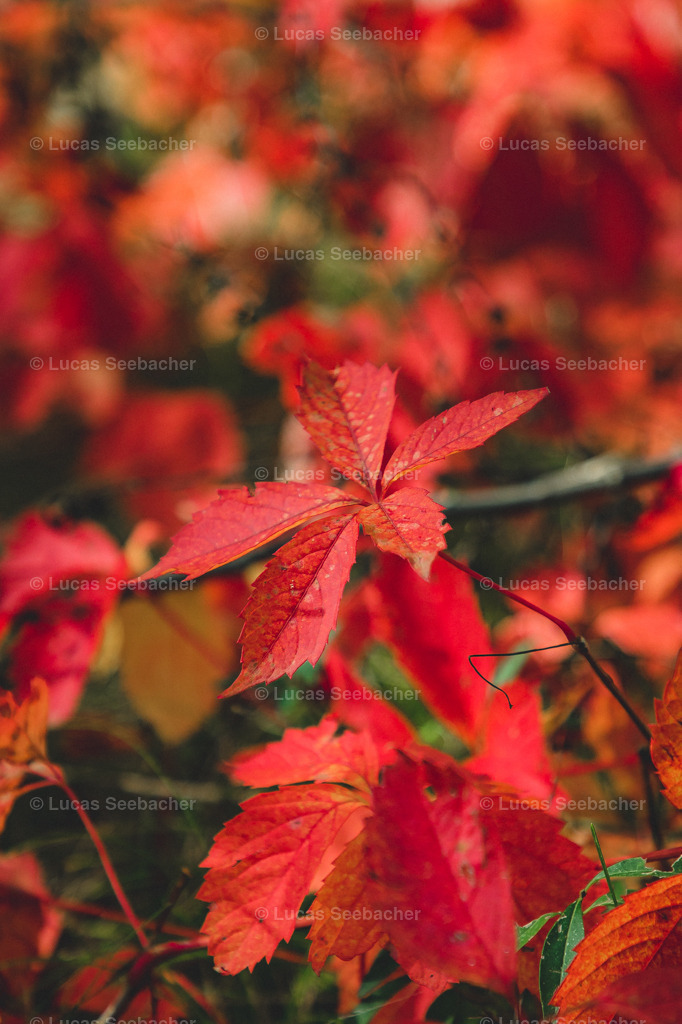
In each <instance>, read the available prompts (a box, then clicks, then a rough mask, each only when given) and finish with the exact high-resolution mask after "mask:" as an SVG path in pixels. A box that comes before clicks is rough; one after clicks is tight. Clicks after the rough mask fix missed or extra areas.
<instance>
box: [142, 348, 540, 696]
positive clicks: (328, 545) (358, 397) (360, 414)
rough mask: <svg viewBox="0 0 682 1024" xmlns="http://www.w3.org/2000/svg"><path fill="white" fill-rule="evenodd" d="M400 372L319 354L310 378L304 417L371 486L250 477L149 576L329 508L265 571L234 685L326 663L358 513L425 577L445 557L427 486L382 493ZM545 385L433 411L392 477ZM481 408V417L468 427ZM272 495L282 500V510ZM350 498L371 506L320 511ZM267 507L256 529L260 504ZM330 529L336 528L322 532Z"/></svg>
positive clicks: (327, 452) (466, 438)
mask: <svg viewBox="0 0 682 1024" xmlns="http://www.w3.org/2000/svg"><path fill="white" fill-rule="evenodd" d="M394 376H395V375H394V374H393V373H392V372H391V371H390V370H388V369H387V368H386V367H382V368H380V369H378V368H377V367H374V366H372V365H371V364H369V363H367V364H364V365H363V366H357V365H355V364H354V363H350V362H346V363H345V364H344V365H343V366H342V367H340V368H339V369H337V370H334V371H332V372H329V371H326V370H323V369H322V368H321V367H319V366H317V365H316V364H314V363H309V364H308V366H307V368H306V375H305V382H304V384H303V386H302V387H301V389H300V390H301V411H300V414H299V418H300V420H301V421H302V423H303V424H304V426H305V427H306V429H307V430H308V431H309V433H310V434H311V436H312V437H313V439H314V440H315V441H316V443H317V445H318V447H319V449H320V451H321V453H322V454H323V456H324V457H325V458H326V459H327V460H328V461H329V462H331V463H332V465H333V466H334V467H335V468H336V469H337V470H339V471H340V472H341V473H343V474H344V476H346V477H347V478H350V480H351V484H352V485H354V486H355V490H354V491H353V494H355V493H356V490H357V486H358V485H359V486H360V488H361V489H363V490H364V491H365V492H366V495H367V496H366V497H361V498H357V497H355V498H346V497H341V496H339V497H338V499H337V497H336V495H335V492H333V491H332V490H331V489H329V488H326V487H318V486H315V485H292V484H284V485H283V487H280V488H278V489H277V490H273V487H274V485H263V486H262V487H261V489H260V490H258V489H257V490H256V493H255V494H254V495H253V496H251V495H249V494H248V492H247V491H246V490H244V489H238V490H235V491H224V492H222V494H221V497H220V498H219V500H218V502H214V503H213V505H211V506H210V507H209V509H208V510H204V511H203V512H200V513H199V514H198V515H196V516H195V518H194V521H193V522H192V523H191V524H190V525H189V526H188V527H186V528H185V530H183V531H181V532H180V534H178V539H177V541H176V542H175V543H174V545H173V547H172V548H171V550H170V551H169V552H168V554H167V555H166V556H165V557H164V558H163V559H162V560H161V562H160V563H159V564H158V565H157V566H155V567H154V569H152V570H150V571H149V572H147V573H145V576H144V577H143V578H146V579H148V578H152V577H155V576H158V575H160V574H162V573H163V572H167V571H169V570H173V571H177V572H186V573H188V574H189V576H190V578H194V577H196V576H198V575H201V574H202V573H204V572H208V571H210V570H211V569H215V568H217V567H218V566H220V565H223V564H225V563H226V562H228V561H231V560H233V559H234V558H237V557H239V556H240V555H242V554H246V553H247V552H248V551H252V550H254V548H256V547H259V546H261V545H262V544H264V543H266V541H268V540H273V539H274V538H276V537H279V536H281V535H282V534H283V533H285V532H287V531H288V530H290V529H292V528H293V527H295V526H299V525H301V524H302V523H304V522H305V521H306V520H310V519H312V518H315V519H318V521H316V522H314V523H312V524H310V523H309V524H308V525H307V526H306V527H304V529H303V530H302V532H301V533H300V534H299V535H298V536H297V537H295V538H294V539H293V540H292V541H290V542H289V543H288V544H286V545H285V547H284V548H282V549H281V551H280V552H279V553H278V555H277V556H276V557H275V558H274V559H273V560H272V561H271V562H270V563H269V564H268V565H267V566H266V569H265V571H264V572H263V574H262V575H261V576H260V577H259V579H258V581H257V584H256V590H255V593H254V594H253V596H252V597H251V599H250V600H249V602H248V603H247V606H246V608H245V610H244V618H245V622H244V629H243V630H242V634H241V637H240V641H241V643H242V644H243V649H242V666H243V667H242V672H241V674H240V676H239V677H238V679H237V680H236V681H235V682H234V683H233V684H232V686H231V687H229V689H228V690H226V691H225V693H226V694H228V693H229V694H230V695H234V694H237V693H240V692H241V691H242V690H245V689H246V688H247V687H249V686H252V685H254V684H256V683H268V682H271V681H272V680H274V679H277V678H279V676H281V675H282V674H284V673H287V674H288V675H292V674H293V672H295V671H296V669H297V668H299V667H300V666H301V665H302V664H303V662H304V661H309V662H311V664H315V663H316V661H317V659H318V658H319V656H320V654H321V653H322V650H323V648H324V646H325V644H326V642H327V638H328V636H329V633H330V631H331V629H333V628H334V626H335V625H336V617H337V614H338V608H339V601H340V599H341V592H342V590H343V587H344V584H345V582H346V580H347V579H348V574H349V572H350V567H351V565H352V563H353V561H354V555H355V544H356V541H357V533H358V527H359V525H362V526H364V527H365V528H366V530H367V532H368V533H369V534H370V535H371V536H372V537H373V538H374V540H375V542H376V544H377V545H378V547H379V548H380V549H382V550H386V551H392V552H395V553H397V554H399V555H401V556H402V557H403V558H406V559H407V560H408V561H409V562H410V564H411V565H412V566H413V568H414V569H415V570H416V571H417V573H419V574H420V575H422V576H423V577H424V578H425V579H426V578H427V577H428V575H429V570H430V566H431V563H432V562H433V559H434V557H435V556H436V554H437V553H438V552H439V551H440V550H442V548H443V547H445V542H444V540H443V534H444V533H445V531H446V527H445V526H443V522H442V509H441V507H440V506H438V505H437V504H436V503H435V502H433V501H432V500H431V499H430V498H429V496H428V494H427V493H426V491H423V490H420V489H419V488H405V489H402V490H399V491H398V492H397V493H394V494H392V495H390V496H388V497H386V496H385V495H384V494H383V493H382V489H383V488H384V486H385V485H384V484H383V483H381V484H379V483H378V475H379V471H380V467H381V463H382V459H383V448H384V445H385V441H386V436H387V433H388V427H389V422H390V418H391V412H392V409H393V401H394V397H393V396H394ZM546 393H547V392H546V389H539V390H538V391H534V392H519V395H503V394H502V393H499V394H497V395H493V396H491V398H490V399H489V400H488V399H481V401H480V402H475V403H473V405H472V406H471V407H469V405H468V404H466V403H465V408H462V407H459V406H457V407H455V409H451V410H449V411H448V412H447V413H444V414H443V416H442V417H441V418H439V423H438V424H437V425H434V421H429V423H427V424H425V425H424V427H423V428H419V430H417V431H416V432H415V433H414V435H412V440H410V438H408V439H407V441H406V442H404V443H403V444H402V445H401V446H400V448H399V451H403V452H408V451H409V452H410V453H411V455H410V456H409V458H410V459H412V460H413V461H412V462H410V463H409V465H408V463H407V462H405V464H404V465H403V462H400V467H399V469H400V471H399V472H398V470H396V471H395V472H393V473H392V475H389V481H390V483H391V484H392V483H393V482H394V481H395V479H397V477H398V476H399V475H403V474H404V473H405V472H407V471H408V469H413V468H416V466H417V463H416V462H414V459H415V458H417V457H419V458H421V457H422V455H424V451H422V450H420V447H419V446H420V444H422V443H423V444H425V445H427V447H426V449H425V457H424V458H423V459H422V461H423V462H424V464H426V463H429V462H435V461H436V460H437V459H438V458H441V457H444V456H445V455H447V454H451V453H452V452H453V451H455V450H457V448H456V447H452V445H454V444H455V440H457V443H459V444H460V447H467V446H468V447H473V445H474V444H481V443H482V442H483V441H484V440H485V438H486V437H489V436H490V435H491V434H493V433H495V431H496V430H499V429H500V428H501V427H503V426H505V425H506V424H507V423H511V422H512V421H513V420H515V419H516V418H517V417H518V416H519V415H521V413H522V412H524V411H526V410H527V409H530V408H531V407H532V406H533V405H535V403H536V402H538V401H539V400H540V398H542V397H544V395H545V394H546ZM481 403H483V405H481ZM457 410H459V411H457ZM471 410H473V413H471ZM470 415H473V425H471V424H470V428H469V429H468V432H467V423H468V419H467V417H468V416H470ZM491 420H494V423H491V422H490V421H491ZM443 424H445V426H443ZM420 439H421V440H420ZM448 445H449V446H450V447H448ZM439 453H440V454H439ZM406 458H407V456H406ZM392 461H393V460H392ZM403 461H404V460H403ZM413 463H414V464H413ZM420 464H421V463H420ZM389 465H390V463H389ZM394 465H397V464H394ZM341 493H343V492H341ZM271 496H274V500H275V503H276V505H275V509H274V510H273V507H272V502H271V501H270V500H269V499H270V497H271ZM308 498H310V499H311V500H310V503H308ZM367 498H369V499H371V500H369V501H368V500H367ZM292 502H293V513H292V509H291V505H292ZM344 505H348V506H350V505H355V506H364V508H361V509H360V510H359V511H357V512H356V513H355V514H354V515H353V516H352V517H351V516H350V515H348V516H346V517H344V518H342V519H339V518H338V517H336V516H326V517H323V518H322V519H319V518H318V517H320V515H322V514H324V513H329V512H330V511H334V512H336V511H337V510H339V509H340V508H341V507H342V506H344ZM256 510H257V512H258V515H257V521H256V524H255V529H254V523H253V521H252V515H251V514H250V513H252V512H254V511H256ZM235 526H236V529H237V536H236V538H235V536H234V529H235ZM327 535H329V536H330V537H331V540H329V539H326V540H325V539H323V538H325V537H326V536H327ZM299 562H301V564H300V565H299V564H298V563H299Z"/></svg>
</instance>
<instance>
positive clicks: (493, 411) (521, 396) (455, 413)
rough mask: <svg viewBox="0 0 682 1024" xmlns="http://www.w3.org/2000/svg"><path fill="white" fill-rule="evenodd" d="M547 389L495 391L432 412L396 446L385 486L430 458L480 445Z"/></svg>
mask: <svg viewBox="0 0 682 1024" xmlns="http://www.w3.org/2000/svg"><path fill="white" fill-rule="evenodd" d="M548 393H549V392H548V390H547V388H536V389H535V390H534V391H516V392H511V393H509V394H505V393H504V392H503V391H496V392H495V393H494V394H492V395H486V397H485V398H479V399H477V400H476V401H475V402H460V403H459V405H453V406H452V408H450V409H448V410H447V411H446V412H442V413H439V414H438V415H437V416H433V417H432V418H431V419H430V420H427V421H426V423H423V424H422V425H421V426H420V427H418V428H417V429H416V430H415V431H414V433H412V434H410V436H409V437H408V438H406V439H405V440H404V441H403V443H402V444H400V445H399V446H398V447H397V448H396V450H395V451H394V453H393V455H392V456H391V458H390V459H389V461H388V465H387V466H386V469H385V470H384V474H383V477H382V479H381V485H382V487H383V488H384V489H385V488H387V487H389V486H390V485H391V484H393V482H394V481H396V480H399V479H400V477H404V476H405V475H406V474H407V473H410V474H412V473H414V472H415V471H416V470H417V469H419V468H420V467H421V466H426V465H428V464H429V463H430V462H437V461H438V460H439V459H444V458H446V457H447V456H448V455H454V454H455V452H461V451H465V450H466V449H468V448H477V447H478V445H480V444H483V442H484V441H487V440H488V438H489V437H492V436H493V434H496V433H497V432H498V430H501V429H502V428H503V427H507V426H509V424H510V423H513V422H514V421H515V420H517V419H518V418H519V416H522V415H523V413H525V412H528V411H529V409H532V408H533V406H534V405H537V403H538V402H539V401H540V400H541V399H542V398H544V397H545V395H547V394H548Z"/></svg>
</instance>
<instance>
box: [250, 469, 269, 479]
mask: <svg viewBox="0 0 682 1024" xmlns="http://www.w3.org/2000/svg"><path fill="white" fill-rule="evenodd" d="M253 475H254V476H255V478H256V480H267V478H268V471H267V469H266V468H265V466H259V467H258V468H257V469H256V471H255V473H254V474H253Z"/></svg>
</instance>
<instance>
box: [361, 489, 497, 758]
mask: <svg viewBox="0 0 682 1024" xmlns="http://www.w3.org/2000/svg"><path fill="white" fill-rule="evenodd" d="M399 493H400V492H399ZM374 583H375V585H376V587H377V589H378V592H379V595H380V600H379V601H378V602H377V605H378V609H379V611H378V613H377V614H376V616H375V621H374V623H373V630H374V633H375V635H376V636H377V638H378V639H380V640H383V641H384V642H386V643H389V644H390V646H391V647H392V648H393V650H394V651H395V652H396V654H397V656H398V659H399V661H400V663H401V665H402V666H403V667H404V668H405V669H406V670H407V672H408V673H409V674H410V676H411V677H412V678H413V679H414V680H415V683H416V687H415V688H416V689H418V691H419V695H420V697H421V699H422V700H423V701H424V703H425V704H426V705H427V706H428V707H429V708H430V709H431V710H432V711H433V712H434V714H436V715H437V716H438V717H439V718H441V719H442V720H443V721H444V722H446V723H447V724H448V725H451V726H452V727H453V728H454V729H455V730H456V731H457V732H458V733H460V734H461V736H462V737H463V739H464V740H465V741H466V742H467V743H468V744H469V745H471V746H473V745H474V744H475V742H477V741H478V740H479V739H480V736H481V731H482V714H483V710H484V707H485V704H486V701H487V700H489V699H494V697H495V696H497V697H498V698H499V700H500V701H502V702H503V703H504V708H505V710H506V711H508V710H509V709H508V707H507V702H506V701H505V700H504V698H503V697H502V695H501V694H497V695H495V694H494V691H493V690H492V689H491V688H490V687H489V686H486V685H485V683H484V682H483V680H482V679H479V677H478V676H477V675H476V673H475V672H474V670H473V669H472V668H471V666H470V664H469V662H468V656H469V655H470V654H486V653H489V652H490V650H491V647H490V640H489V638H488V632H487V630H486V627H485V625H484V623H483V619H482V618H481V613H480V611H479V609H478V605H477V603H476V600H475V597H474V592H473V585H472V583H471V580H470V579H469V578H468V577H467V576H465V574H464V573H462V572H459V571H458V570H456V569H454V568H453V567H452V566H450V565H447V564H446V563H445V562H444V561H443V560H442V559H441V558H437V559H436V560H435V562H434V565H433V569H432V578H431V580H430V581H429V582H428V583H425V582H424V581H423V580H420V579H415V577H414V575H413V573H411V572H410V570H409V568H408V567H407V565H406V564H405V562H404V561H402V559H398V558H394V557H392V556H391V555H387V556H384V557H382V558H381V559H380V560H379V572H378V573H377V574H376V576H375V577H374Z"/></svg>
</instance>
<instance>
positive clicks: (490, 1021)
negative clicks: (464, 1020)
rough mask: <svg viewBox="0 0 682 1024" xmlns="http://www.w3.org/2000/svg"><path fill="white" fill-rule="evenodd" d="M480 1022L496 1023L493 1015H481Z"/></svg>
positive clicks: (484, 1023)
mask: <svg viewBox="0 0 682 1024" xmlns="http://www.w3.org/2000/svg"><path fill="white" fill-rule="evenodd" d="M480 1024H495V1021H494V1020H493V1019H492V1017H481V1020H480Z"/></svg>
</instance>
